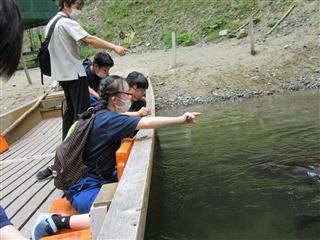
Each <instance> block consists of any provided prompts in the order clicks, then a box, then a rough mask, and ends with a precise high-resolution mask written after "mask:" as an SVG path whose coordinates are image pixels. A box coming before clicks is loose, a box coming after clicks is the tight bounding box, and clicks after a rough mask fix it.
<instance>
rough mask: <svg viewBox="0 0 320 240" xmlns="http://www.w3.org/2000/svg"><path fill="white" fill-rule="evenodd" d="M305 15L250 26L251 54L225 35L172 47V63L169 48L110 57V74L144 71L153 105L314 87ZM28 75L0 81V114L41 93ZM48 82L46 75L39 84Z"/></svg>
mask: <svg viewBox="0 0 320 240" xmlns="http://www.w3.org/2000/svg"><path fill="white" fill-rule="evenodd" d="M305 15H306V13H305V12H302V13H301V14H300V15H297V17H296V18H294V19H293V20H291V21H288V22H287V23H283V26H282V28H281V30H279V31H277V30H276V31H275V32H274V33H272V34H271V35H266V33H265V32H263V31H261V30H256V32H255V37H256V46H255V48H256V51H257V54H256V55H255V56H252V55H250V43H249V38H248V37H247V38H243V39H228V40H225V41H223V42H219V43H214V44H202V45H196V46H192V47H185V48H183V47H181V48H178V49H177V58H176V63H177V64H176V67H173V58H172V56H173V52H172V51H171V50H158V51H152V52H147V53H132V54H129V55H127V56H124V57H118V56H115V55H112V56H113V58H114V60H115V67H113V68H112V69H111V71H110V73H111V74H120V75H123V76H126V75H127V74H128V73H129V72H131V71H134V70H136V71H142V72H144V73H146V75H148V76H149V77H151V79H152V83H153V86H154V91H155V97H156V109H165V108H172V107H177V106H180V105H183V106H188V105H192V104H202V103H214V102H220V101H228V100H238V99H243V98H245V99H247V98H253V97H256V96H261V95H272V94H277V93H281V92H285V91H298V90H304V89H310V88H312V89H320V64H319V63H320V57H319V54H318V52H319V50H320V45H319V36H320V30H319V29H320V28H319V23H318V21H317V18H316V15H308V18H306V17H303V16H305ZM286 26H290V28H288V27H286ZM30 75H31V78H32V81H33V84H32V85H28V83H27V80H26V77H25V75H24V72H23V71H18V72H17V73H16V75H15V76H14V77H13V79H11V80H10V81H8V82H6V83H3V82H1V96H0V100H1V103H2V104H1V109H0V112H1V113H4V112H7V111H10V110H12V109H13V108H15V107H18V106H20V105H22V104H24V103H26V102H28V101H31V100H32V99H34V98H36V97H38V96H41V95H42V93H43V87H42V86H41V84H40V72H39V69H31V70H30ZM49 84H50V80H49V79H46V81H45V88H48V85H49Z"/></svg>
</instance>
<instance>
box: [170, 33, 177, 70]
mask: <svg viewBox="0 0 320 240" xmlns="http://www.w3.org/2000/svg"><path fill="white" fill-rule="evenodd" d="M171 40H172V51H173V55H172V67H173V68H175V67H176V65H177V50H176V33H175V32H172V33H171Z"/></svg>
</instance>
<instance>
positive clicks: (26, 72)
mask: <svg viewBox="0 0 320 240" xmlns="http://www.w3.org/2000/svg"><path fill="white" fill-rule="evenodd" d="M21 64H22V67H23V70H24V72H25V74H26V76H27V80H28V82H29V84H32V81H31V78H30V75H29V72H28V69H27V65H26V62H25V60H24V57H23V55H22V54H21Z"/></svg>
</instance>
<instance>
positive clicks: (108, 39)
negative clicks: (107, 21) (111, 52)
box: [101, 31, 116, 42]
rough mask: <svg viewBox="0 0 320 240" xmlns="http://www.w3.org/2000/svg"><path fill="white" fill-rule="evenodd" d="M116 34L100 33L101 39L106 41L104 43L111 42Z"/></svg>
mask: <svg viewBox="0 0 320 240" xmlns="http://www.w3.org/2000/svg"><path fill="white" fill-rule="evenodd" d="M115 36H116V34H115V33H114V32H110V31H105V32H102V34H101V38H102V39H104V40H106V41H108V42H109V41H111V40H113V39H114V38H115Z"/></svg>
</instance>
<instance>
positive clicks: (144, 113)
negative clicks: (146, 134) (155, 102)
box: [138, 107, 151, 117]
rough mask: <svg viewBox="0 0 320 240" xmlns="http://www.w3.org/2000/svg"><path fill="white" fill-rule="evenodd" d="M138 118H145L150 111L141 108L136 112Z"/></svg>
mask: <svg viewBox="0 0 320 240" xmlns="http://www.w3.org/2000/svg"><path fill="white" fill-rule="evenodd" d="M138 113H139V115H140V117H145V116H148V115H150V113H151V112H150V110H149V109H148V108H147V107H142V108H141V109H140V110H139V111H138Z"/></svg>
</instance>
